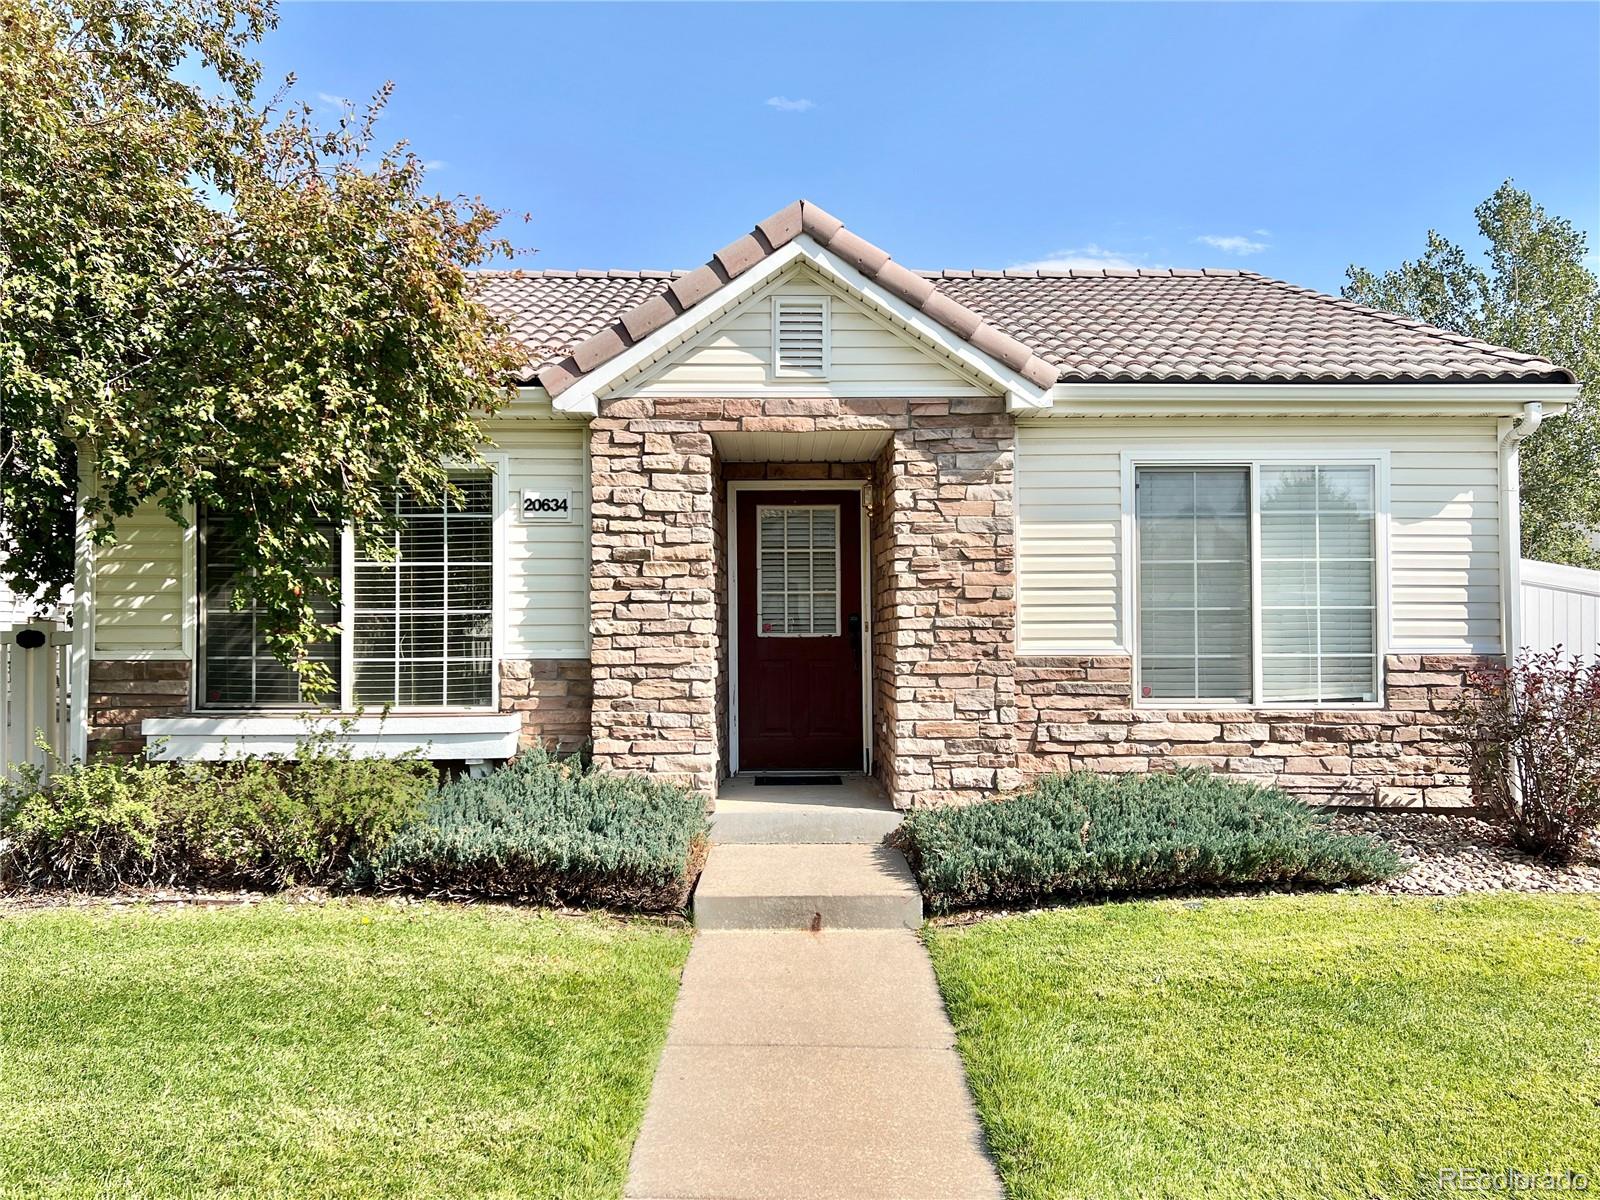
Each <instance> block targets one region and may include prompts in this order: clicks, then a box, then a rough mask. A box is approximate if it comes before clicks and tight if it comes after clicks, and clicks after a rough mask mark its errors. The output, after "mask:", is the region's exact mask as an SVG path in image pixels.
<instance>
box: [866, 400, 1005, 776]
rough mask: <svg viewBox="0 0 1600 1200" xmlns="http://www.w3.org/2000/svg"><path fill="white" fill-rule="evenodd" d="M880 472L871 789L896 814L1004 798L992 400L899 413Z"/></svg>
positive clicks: (997, 418) (999, 542) (999, 420)
mask: <svg viewBox="0 0 1600 1200" xmlns="http://www.w3.org/2000/svg"><path fill="white" fill-rule="evenodd" d="M908 416H909V421H908V423H907V427H906V428H905V429H904V430H901V431H897V432H896V434H895V436H894V440H893V441H892V442H891V443H890V445H889V446H888V447H887V448H886V449H885V453H884V458H883V460H880V470H881V472H882V478H881V481H880V486H879V488H878V495H879V496H880V497H881V501H880V502H881V506H882V513H881V515H880V517H879V520H880V521H881V522H882V523H883V524H882V525H881V526H880V530H881V532H880V536H877V537H875V538H874V542H875V550H876V551H878V552H879V555H878V557H879V561H878V562H877V563H876V564H875V565H876V569H877V572H878V577H879V580H880V581H881V585H882V586H883V587H884V589H885V591H884V593H883V602H884V607H885V613H886V615H887V617H888V620H887V623H886V628H885V629H884V630H883V631H882V632H883V634H884V645H885V647H886V651H887V652H886V653H885V655H884V657H885V659H887V661H886V662H885V663H883V664H882V666H881V668H880V677H881V679H882V683H881V684H880V693H879V694H880V697H881V698H882V710H881V712H880V715H879V718H878V721H879V728H880V731H881V732H882V741H883V742H884V743H885V757H884V762H885V770H884V771H883V773H882V778H883V781H884V784H885V787H886V789H887V790H888V792H889V795H890V797H891V799H892V800H893V801H894V803H895V804H896V805H897V806H901V807H905V806H909V805H912V804H943V803H950V802H958V801H964V800H976V799H980V798H982V797H984V796H987V795H990V794H992V792H993V791H994V790H995V789H996V788H1000V789H1005V788H1010V787H1014V786H1015V785H1016V783H1017V781H1018V776H1017V768H1016V762H1017V758H1016V738H1015V728H1014V727H1015V724H1016V719H1017V709H1016V684H1015V679H1014V677H1013V672H1014V664H1015V652H1014V648H1013V635H1014V630H1015V625H1016V598H1015V569H1016V567H1015V550H1014V543H1015V521H1014V504H1013V494H1012V493H1013V486H1014V455H1015V424H1014V422H1013V419H1012V417H1011V416H1010V414H1009V413H1007V412H1006V410H1005V402H1004V400H1002V399H999V398H977V399H951V400H912V401H911V402H910V404H909V413H908Z"/></svg>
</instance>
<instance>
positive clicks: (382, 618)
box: [199, 475, 494, 708]
mask: <svg viewBox="0 0 1600 1200" xmlns="http://www.w3.org/2000/svg"><path fill="white" fill-rule="evenodd" d="M453 482H454V483H455V485H456V488H457V489H458V491H459V492H460V494H461V500H462V507H460V508H457V507H455V506H453V505H452V504H451V502H450V501H449V500H440V501H439V502H437V503H435V502H431V501H422V500H418V499H416V498H414V497H411V496H409V495H400V496H397V497H396V499H395V502H394V503H395V509H394V511H395V514H396V516H397V517H398V518H399V521H400V528H399V529H398V531H397V532H396V533H395V534H394V535H393V541H392V543H391V545H392V548H393V550H394V552H395V561H393V562H378V561H376V560H373V559H366V558H358V559H356V561H355V565H354V574H353V577H352V578H350V579H346V580H344V581H343V590H346V591H348V593H349V595H350V601H351V603H350V611H349V614H348V615H349V618H350V623H349V625H348V626H347V627H346V634H347V635H348V638H349V640H348V642H345V641H343V640H342V639H336V640H334V641H331V642H328V643H325V644H322V645H319V646H316V647H313V648H312V650H311V652H310V653H311V656H312V657H314V658H316V659H318V660H320V661H322V662H325V663H326V664H327V665H328V668H329V670H330V671H331V672H332V675H333V678H334V682H335V685H336V687H337V688H338V690H336V691H335V692H334V694H333V696H331V697H329V698H328V700H329V702H331V703H341V705H348V704H352V703H353V704H357V705H363V706H368V707H373V706H380V705H394V706H396V707H401V708H440V707H448V708H477V707H487V706H490V705H492V704H493V703H494V484H493V481H492V480H491V479H490V478H489V477H488V476H483V475H474V476H460V477H457V478H455V479H454V481H453ZM328 540H329V546H330V548H331V550H332V553H331V555H330V557H331V558H337V556H338V551H339V547H340V544H341V539H340V537H339V535H338V533H337V532H335V531H332V530H330V531H329V533H328ZM200 547H201V549H200V572H199V573H200V611H201V626H200V634H201V658H202V663H203V671H204V676H203V690H202V691H201V696H202V697H203V698H204V699H203V702H204V703H207V704H211V705H217V706H225V707H233V708H285V707H303V706H306V698H305V697H304V696H303V695H302V694H301V692H300V687H299V678H298V676H296V675H295V673H294V672H292V671H289V670H286V669H285V668H284V667H282V666H281V665H280V664H279V663H278V661H277V660H276V659H275V658H273V656H272V654H271V653H270V652H269V651H268V650H267V648H266V644H265V640H264V638H263V637H262V632H261V629H260V628H259V624H258V622H257V617H256V613H255V611H254V610H253V609H249V608H246V609H243V610H240V611H237V612H236V611H234V609H233V608H232V600H233V586H234V580H235V579H236V577H237V574H238V570H239V564H238V554H237V552H236V550H235V549H234V547H233V546H232V545H231V543H229V541H228V540H227V538H226V536H225V535H224V533H223V530H222V527H221V523H220V522H216V521H212V520H209V519H206V520H202V522H201V525H200ZM328 573H329V576H330V578H336V577H337V569H336V568H335V567H334V566H333V565H332V563H330V565H329V568H328ZM319 615H321V616H322V617H323V619H324V620H325V621H327V622H328V623H329V624H340V623H341V616H342V614H341V612H340V609H339V607H338V605H337V603H336V602H333V601H330V602H329V603H327V604H326V605H325V606H324V608H323V609H320V610H319ZM342 655H348V656H349V666H348V668H347V669H342V663H341V658H342ZM347 676H348V677H347Z"/></svg>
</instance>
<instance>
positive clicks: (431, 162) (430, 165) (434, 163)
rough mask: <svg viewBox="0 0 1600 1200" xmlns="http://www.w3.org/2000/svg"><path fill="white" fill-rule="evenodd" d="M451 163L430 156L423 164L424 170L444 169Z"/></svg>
mask: <svg viewBox="0 0 1600 1200" xmlns="http://www.w3.org/2000/svg"><path fill="white" fill-rule="evenodd" d="M449 165H450V164H449V163H447V162H445V160H444V159H442V158H430V159H428V160H427V161H425V162H424V163H423V164H422V169H423V170H424V171H442V170H444V169H445V168H446V167H448V166H449Z"/></svg>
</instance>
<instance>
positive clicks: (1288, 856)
mask: <svg viewBox="0 0 1600 1200" xmlns="http://www.w3.org/2000/svg"><path fill="white" fill-rule="evenodd" d="M901 836H902V837H903V838H904V839H905V844H906V848H907V858H908V859H909V860H910V862H911V866H912V869H913V870H915V871H916V873H917V878H918V880H919V881H920V882H921V884H922V891H923V895H925V896H926V897H927V898H928V902H929V906H930V907H931V908H932V909H933V910H934V911H936V912H942V911H948V910H949V909H953V908H964V907H970V906H973V905H1009V904H1030V903H1035V902H1037V901H1040V900H1044V899H1050V898H1056V899H1066V898H1073V897H1083V896H1115V895H1130V894H1133V895H1136V894H1141V893H1148V892H1162V891H1170V890H1173V889H1177V888H1193V887H1238V886H1246V885H1250V884H1263V883H1268V884H1290V885H1300V886H1306V885H1323V886H1327V885H1334V884H1341V883H1365V882H1368V881H1370V880H1373V879H1382V878H1387V877H1388V876H1390V875H1392V874H1394V873H1395V871H1396V869H1397V868H1398V865H1399V863H1398V860H1397V859H1396V858H1395V856H1394V854H1393V853H1392V852H1391V851H1389V850H1388V849H1386V848H1384V847H1382V846H1380V845H1378V844H1377V843H1375V842H1372V841H1369V840H1367V839H1365V838H1358V837H1343V836H1339V835H1336V834H1333V833H1330V832H1329V831H1328V830H1327V829H1326V827H1324V826H1323V824H1322V823H1321V821H1320V820H1319V819H1318V818H1317V816H1316V814H1315V812H1314V811H1313V810H1312V809H1311V808H1309V807H1308V806H1307V805H1306V804H1304V803H1303V802H1301V801H1299V800H1297V799H1295V798H1294V797H1292V796H1290V795H1288V794H1286V793H1284V792H1282V791H1279V790H1277V789H1276V788H1265V787H1257V786H1256V785H1254V784H1248V783H1238V782H1235V781H1233V780H1229V779H1224V778H1222V777H1220V776H1215V775H1211V774H1208V773H1207V772H1205V771H1199V770H1186V771H1175V772H1170V773H1156V774H1149V775H1121V776H1117V775H1096V774H1094V773H1093V772H1090V771H1072V772H1069V773H1067V774H1065V775H1047V776H1045V777H1044V778H1042V779H1040V780H1038V781H1037V782H1036V783H1035V784H1034V785H1033V786H1032V788H1030V789H1029V790H1028V791H1026V792H1022V793H1020V794H1018V795H1016V796H1008V797H1006V798H1004V799H1000V800H995V801H991V802H988V803H980V804H972V805H967V806H965V807H961V808H934V809H922V810H920V811H917V812H913V813H912V814H911V815H910V816H909V817H907V818H906V820H905V823H904V824H903V825H902V826H901Z"/></svg>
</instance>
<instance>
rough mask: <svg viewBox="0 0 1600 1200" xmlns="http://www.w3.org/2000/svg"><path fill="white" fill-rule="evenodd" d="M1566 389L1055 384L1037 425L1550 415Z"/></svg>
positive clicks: (1568, 393) (1574, 390)
mask: <svg viewBox="0 0 1600 1200" xmlns="http://www.w3.org/2000/svg"><path fill="white" fill-rule="evenodd" d="M1578 392H1579V388H1578V386H1577V385H1576V384H1568V383H1281V384H1280V383H1058V384H1056V385H1055V386H1054V387H1052V388H1051V389H1050V390H1049V393H1048V397H1047V398H1048V401H1049V406H1048V407H1047V408H1044V409H1042V410H1040V411H1037V412H1035V413H1032V414H1030V415H1031V416H1034V417H1038V418H1053V417H1073V416H1079V417H1094V416H1115V415H1119V414H1122V415H1131V414H1135V413H1139V414H1146V415H1152V416H1154V415H1166V414H1170V415H1194V416H1212V417H1225V416H1255V415H1259V414H1261V413H1265V412H1278V413H1326V414H1350V415H1358V416H1359V415H1367V416H1371V415H1379V414H1387V415H1393V416H1417V415H1422V414H1425V413H1426V414H1432V413H1438V414H1446V415H1459V416H1474V415H1478V416H1510V415H1517V416H1520V415H1521V413H1522V406H1523V405H1524V404H1526V403H1528V402H1529V401H1539V402H1541V403H1543V404H1544V406H1545V408H1546V409H1547V410H1548V411H1549V412H1550V413H1551V414H1554V413H1557V412H1560V411H1562V410H1563V409H1565V408H1566V406H1567V405H1569V404H1572V403H1575V402H1576V401H1577V398H1578Z"/></svg>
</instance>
